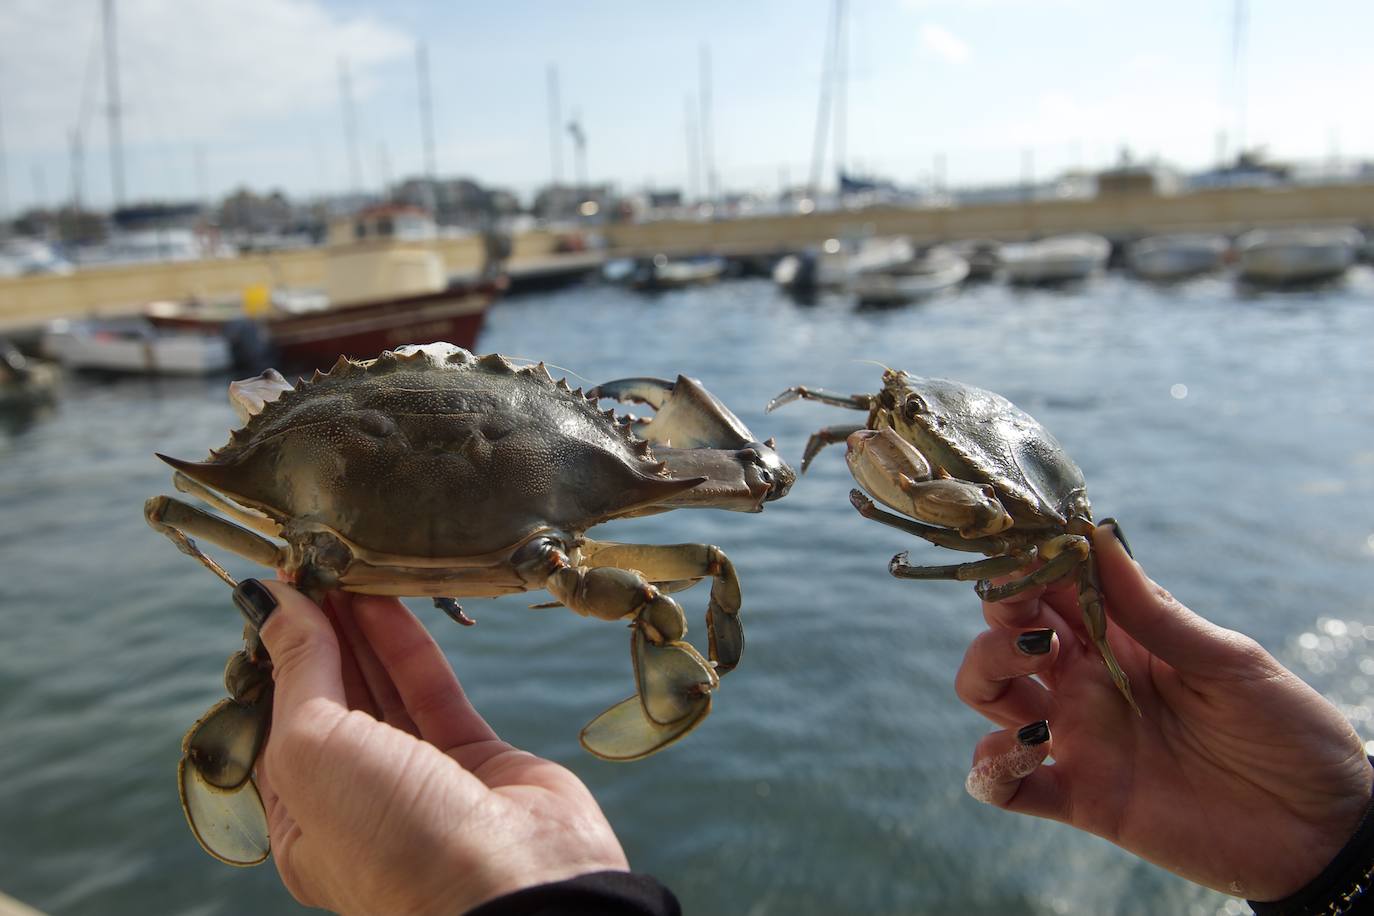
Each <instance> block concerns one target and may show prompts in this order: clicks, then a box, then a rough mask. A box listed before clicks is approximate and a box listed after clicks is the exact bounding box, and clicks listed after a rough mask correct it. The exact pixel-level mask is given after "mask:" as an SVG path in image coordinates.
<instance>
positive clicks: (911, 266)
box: [849, 245, 969, 308]
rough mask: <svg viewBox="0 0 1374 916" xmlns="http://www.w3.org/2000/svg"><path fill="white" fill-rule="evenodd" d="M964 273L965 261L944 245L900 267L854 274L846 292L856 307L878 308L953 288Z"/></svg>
mask: <svg viewBox="0 0 1374 916" xmlns="http://www.w3.org/2000/svg"><path fill="white" fill-rule="evenodd" d="M968 274H969V265H968V261H966V260H964V259H963V258H962V257H960V256H959V255H957V254H955V252H954V251H953V249H951V248H949V247H947V246H944V245H935V246H932V247H930V248H928V249H926V250H925V251H923V252H921V253H920V254H918V255H916V256H915V257H913V258H912V259H911V260H909V261H906V262H904V263H902V264H895V265H892V266H890V267H883V268H870V269H867V270H860V271H857V272H855V273H854V274H853V276H852V277H851V279H850V285H849V289H850V292H852V293H853V294H854V298H855V300H856V301H857V303H858V304H859V305H860V306H865V307H869V308H882V307H889V306H894V305H903V304H905V303H908V302H914V301H916V300H918V299H924V298H926V297H928V296H933V295H935V294H936V293H942V292H945V291H946V290H950V289H953V288H954V287H956V286H958V285H959V284H960V283H962V282H963V281H964V278H965V277H967V276H968Z"/></svg>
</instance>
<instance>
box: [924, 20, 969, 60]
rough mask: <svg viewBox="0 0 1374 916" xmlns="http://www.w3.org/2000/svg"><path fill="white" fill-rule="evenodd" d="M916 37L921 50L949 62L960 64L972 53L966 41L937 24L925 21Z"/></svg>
mask: <svg viewBox="0 0 1374 916" xmlns="http://www.w3.org/2000/svg"><path fill="white" fill-rule="evenodd" d="M918 38H919V40H920V44H921V50H923V51H925V52H926V53H927V54H933V55H934V56H936V57H938V58H940V59H941V60H944V61H947V62H948V63H951V64H962V63H963V62H964V61H966V60H968V59H969V55H970V54H971V53H972V52H971V51H970V50H969V46H968V43H967V42H965V41H964V40H963V39H962V38H959V37H958V36H957V35H955V34H954V33H953V32H951V31H950V30H949V29H946V28H943V27H941V26H938V25H931V24H929V23H927V24H925V25H923V26H921V29H920V31H919V33H918Z"/></svg>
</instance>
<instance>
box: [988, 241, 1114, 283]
mask: <svg viewBox="0 0 1374 916" xmlns="http://www.w3.org/2000/svg"><path fill="white" fill-rule="evenodd" d="M1111 252H1112V244H1111V242H1108V241H1107V240H1106V239H1104V238H1103V237H1102V236H1100V235H1093V234H1092V233H1086V232H1085V233H1079V234H1075V235H1054V236H1050V237H1049V238H1044V239H1040V240H1039V241H1035V242H1020V243H1017V244H1012V245H1003V246H1002V265H1003V267H1005V268H1006V272H1007V279H1008V280H1009V281H1010V282H1012V283H1027V284H1030V283H1067V282H1070V281H1073V280H1083V279H1086V278H1087V277H1088V276H1090V275H1091V274H1092V273H1093V272H1094V271H1097V270H1100V269H1102V267H1103V266H1104V265H1105V264H1106V263H1107V257H1108V256H1109V255H1110V254H1111Z"/></svg>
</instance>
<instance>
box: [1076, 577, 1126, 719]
mask: <svg viewBox="0 0 1374 916" xmlns="http://www.w3.org/2000/svg"><path fill="white" fill-rule="evenodd" d="M1078 604H1079V606H1080V607H1081V608H1082V609H1083V624H1084V626H1086V627H1087V629H1088V638H1089V639H1091V640H1092V641H1093V645H1095V646H1097V651H1098V652H1099V653H1101V655H1102V661H1103V662H1105V663H1106V665H1107V673H1108V674H1110V675H1111V677H1112V683H1113V684H1115V685H1116V689H1117V690H1119V691H1121V695H1122V696H1124V697H1125V698H1126V702H1127V703H1130V704H1131V709H1134V710H1135V713H1136V715H1140V707H1139V706H1137V705H1136V702H1135V697H1134V696H1133V695H1132V694H1131V680H1130V678H1128V677H1127V676H1126V672H1125V671H1123V670H1122V669H1121V663H1120V662H1118V661H1117V660H1116V654H1115V653H1114V652H1112V646H1111V643H1109V642H1107V611H1106V609H1105V608H1104V607H1103V606H1102V587H1101V584H1100V583H1099V582H1098V578H1097V561H1096V559H1095V558H1093V559H1089V560H1088V561H1087V562H1085V563H1084V564H1083V565H1082V566H1080V567H1079V569H1078Z"/></svg>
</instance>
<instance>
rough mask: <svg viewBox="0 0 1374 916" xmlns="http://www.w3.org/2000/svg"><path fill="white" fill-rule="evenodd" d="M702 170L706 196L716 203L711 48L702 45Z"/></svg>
mask: <svg viewBox="0 0 1374 916" xmlns="http://www.w3.org/2000/svg"><path fill="white" fill-rule="evenodd" d="M700 75H701V170H702V173H703V174H704V175H705V178H706V197H707V199H708V200H709V201H710V202H711V203H715V200H716V195H717V190H718V189H717V187H716V155H715V142H714V140H713V138H712V135H711V49H710V48H708V47H707V46H706V45H704V44H703V45H702V46H701V74H700Z"/></svg>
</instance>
